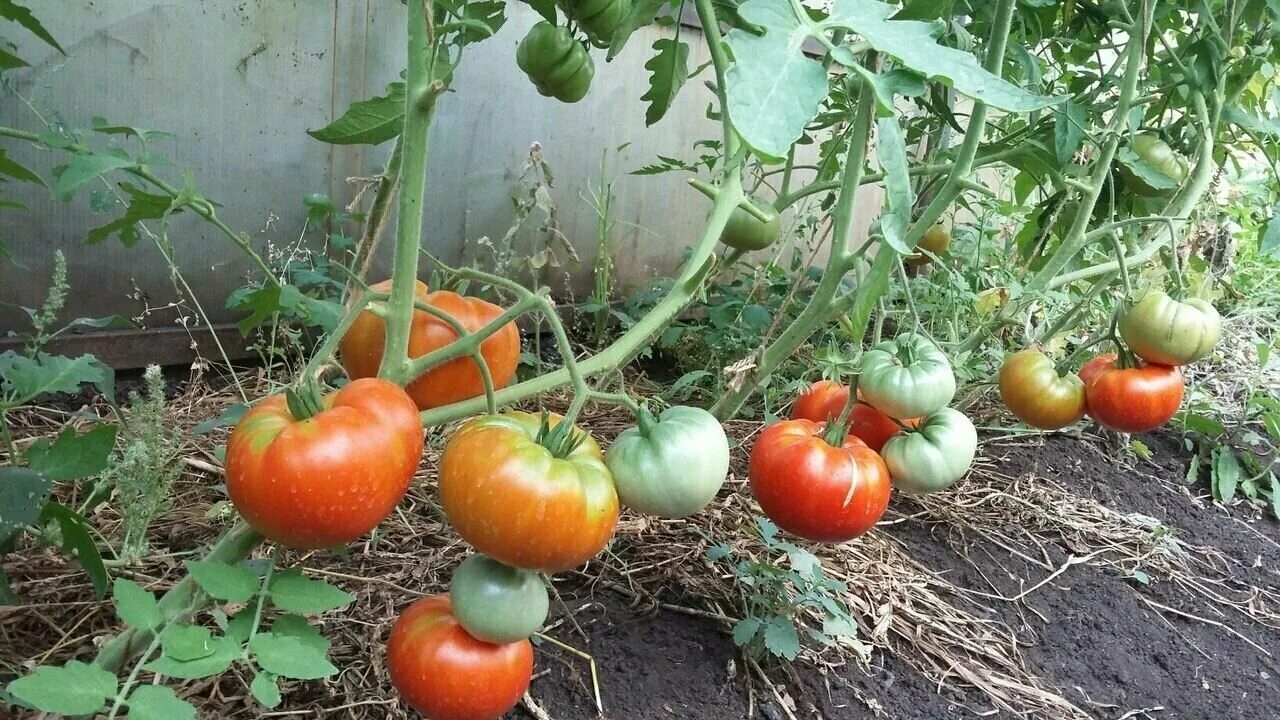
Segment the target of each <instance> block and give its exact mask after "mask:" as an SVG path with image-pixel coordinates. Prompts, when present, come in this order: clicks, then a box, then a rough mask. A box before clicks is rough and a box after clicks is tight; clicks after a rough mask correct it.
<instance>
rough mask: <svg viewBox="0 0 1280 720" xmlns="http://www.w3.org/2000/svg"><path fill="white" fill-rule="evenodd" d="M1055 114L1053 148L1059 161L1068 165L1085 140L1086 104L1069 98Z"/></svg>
mask: <svg viewBox="0 0 1280 720" xmlns="http://www.w3.org/2000/svg"><path fill="white" fill-rule="evenodd" d="M1055 116H1056V117H1055V118H1054V121H1053V150H1054V152H1055V153H1056V154H1057V156H1058V163H1059V164H1062V165H1066V164H1067V163H1069V162H1071V158H1073V157H1075V154H1076V151H1077V150H1079V149H1080V143H1081V142H1083V141H1084V124H1085V120H1086V119H1085V112H1084V106H1082V105H1079V104H1076V103H1074V102H1072V101H1070V100H1068V101H1066V102H1064V103H1063V104H1062V106H1061V107H1059V108H1058V109H1057V112H1056V113H1055Z"/></svg>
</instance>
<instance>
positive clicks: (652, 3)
mask: <svg viewBox="0 0 1280 720" xmlns="http://www.w3.org/2000/svg"><path fill="white" fill-rule="evenodd" d="M539 2H545V3H546V4H547V5H551V6H552V9H551V17H547V16H546V15H545V14H544V15H543V17H546V18H547V21H548V22H550V23H551V24H552V25H554V24H555V22H556V20H555V4H554V3H552V2H550V1H549V0H539ZM666 4H667V0H635V2H633V3H631V12H629V13H627V16H626V17H625V18H623V19H622V22H620V23H618V27H617V28H616V29H615V30H614V31H613V38H612V39H611V40H610V41H609V52H608V54H606V55H605V61H609V60H612V59H614V58H615V57H617V56H618V53H620V52H622V48H624V47H626V45H627V40H629V39H630V38H631V35H632V34H633V33H634V32H635V31H636V30H639V29H640V28H642V27H646V26H648V25H650V24H652V23H653V20H654V18H656V17H658V13H659V12H661V10H662V6H663V5H666ZM530 5H533V6H534V9H535V10H538V7H537V4H535V3H533V2H531V3H530ZM538 12H539V13H541V12H542V11H541V10H538Z"/></svg>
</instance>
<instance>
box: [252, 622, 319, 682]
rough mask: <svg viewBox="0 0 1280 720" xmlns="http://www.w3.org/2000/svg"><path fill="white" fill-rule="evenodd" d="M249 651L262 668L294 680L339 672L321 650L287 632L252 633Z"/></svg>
mask: <svg viewBox="0 0 1280 720" xmlns="http://www.w3.org/2000/svg"><path fill="white" fill-rule="evenodd" d="M249 652H251V653H253V656H254V659H255V660H257V661H258V665H260V666H262V669H263V670H267V671H269V672H272V673H275V674H276V675H280V676H282V677H287V678H293V679H295V680H319V679H320V678H323V677H328V676H330V675H333V674H335V673H337V672H338V668H336V667H334V666H333V664H332V663H330V662H329V661H328V660H327V659H325V656H324V653H323V652H320V651H318V650H317V649H316V648H315V647H314V646H313V645H311V644H308V643H306V642H304V641H302V640H299V639H298V638H296V637H290V636H288V635H276V634H275V633H260V634H258V635H255V636H254V637H253V639H252V640H250V641H249Z"/></svg>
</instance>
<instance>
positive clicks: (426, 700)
mask: <svg viewBox="0 0 1280 720" xmlns="http://www.w3.org/2000/svg"><path fill="white" fill-rule="evenodd" d="M387 668H388V670H390V671H391V684H392V685H395V687H396V690H398V691H399V692H400V695H401V696H403V697H404V701H405V702H407V703H408V704H409V705H410V706H412V707H413V709H415V710H417V711H418V712H420V713H422V714H423V715H426V716H427V717H428V718H430V720H495V719H496V718H499V717H501V716H502V715H503V714H505V713H506V712H507V711H508V710H510V709H511V708H513V707H515V706H516V703H518V702H520V698H521V697H523V696H524V693H525V691H526V690H528V689H529V680H530V679H531V678H532V677H533V646H532V645H530V644H529V641H528V640H518V641H516V642H513V643H507V644H505V645H493V644H490V643H487V642H484V641H482V640H477V639H476V638H474V637H472V636H471V635H470V634H469V633H468V632H467V631H466V630H465V629H463V627H462V625H460V624H458V621H457V620H455V619H454V617H453V610H452V608H451V606H450V604H449V596H448V595H432V596H430V597H425V598H422V599H421V600H419V601H417V602H415V603H414V604H412V605H410V606H409V608H408V609H407V610H405V611H404V613H403V614H401V615H400V619H398V620H396V624H395V627H393V628H392V629H391V638H390V639H389V640H387Z"/></svg>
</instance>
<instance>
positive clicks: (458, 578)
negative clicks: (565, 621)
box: [449, 553, 549, 644]
mask: <svg viewBox="0 0 1280 720" xmlns="http://www.w3.org/2000/svg"><path fill="white" fill-rule="evenodd" d="M449 600H450V602H451V603H452V604H453V615H454V617H455V618H457V619H458V622H459V623H461V624H462V627H464V628H466V630H467V632H469V633H471V634H472V635H474V636H475V637H476V638H477V639H480V640H484V641H485V642H491V643H496V644H503V643H511V642H516V641H518V640H524V639H525V638H527V637H529V636H530V635H532V634H534V633H535V632H537V631H538V630H539V628H541V627H542V624H543V623H544V622H546V621H547V609H548V607H549V602H548V600H547V586H546V585H544V584H543V583H542V578H540V577H538V573H536V572H533V571H531V570H521V569H520V568H513V567H509V566H507V565H503V564H502V563H500V562H498V561H497V560H493V559H491V558H488V557H485V556H484V555H481V554H479V553H476V554H475V555H472V556H471V557H469V558H467V559H466V560H463V561H462V564H461V565H459V566H458V569H456V570H454V571H453V579H452V580H451V581H450V582H449Z"/></svg>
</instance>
